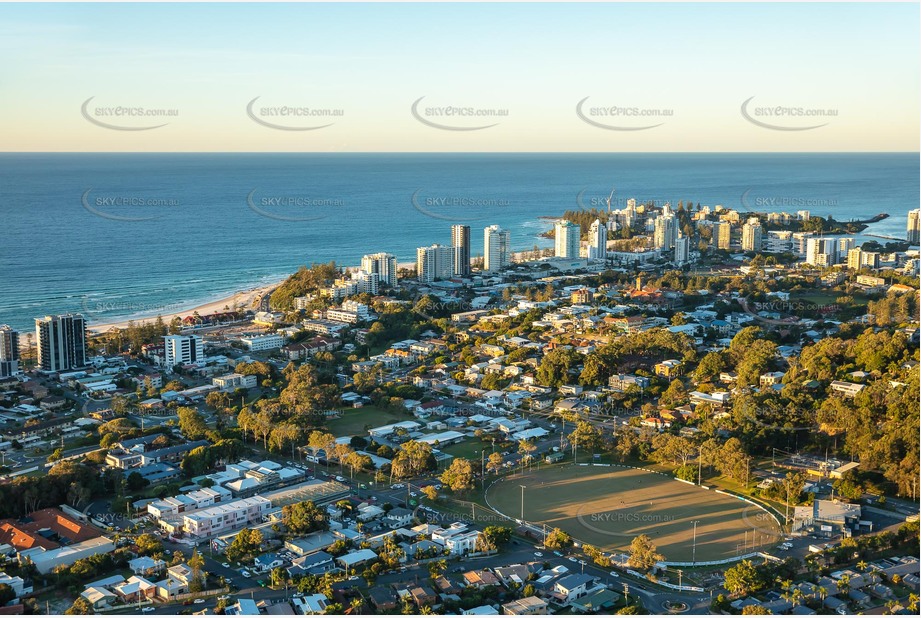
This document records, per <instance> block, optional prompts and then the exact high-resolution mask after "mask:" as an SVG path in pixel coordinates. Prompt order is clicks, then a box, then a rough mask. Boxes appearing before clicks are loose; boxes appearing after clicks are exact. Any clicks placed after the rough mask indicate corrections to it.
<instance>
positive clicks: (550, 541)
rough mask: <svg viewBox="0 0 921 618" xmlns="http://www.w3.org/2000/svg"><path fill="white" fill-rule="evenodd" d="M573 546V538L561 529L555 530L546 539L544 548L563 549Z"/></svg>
mask: <svg viewBox="0 0 921 618" xmlns="http://www.w3.org/2000/svg"><path fill="white" fill-rule="evenodd" d="M570 545H572V537H571V536H569V534H567V533H566V532H563V531H562V530H560V529H559V528H554V529H553V530H551V531H550V532H548V533H547V535H546V536H545V537H544V547H549V548H550V549H563V548H564V547H569V546H570Z"/></svg>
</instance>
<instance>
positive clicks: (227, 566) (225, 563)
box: [221, 562, 230, 569]
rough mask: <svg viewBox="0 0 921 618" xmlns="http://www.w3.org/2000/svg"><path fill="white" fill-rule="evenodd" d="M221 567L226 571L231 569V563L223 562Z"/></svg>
mask: <svg viewBox="0 0 921 618" xmlns="http://www.w3.org/2000/svg"><path fill="white" fill-rule="evenodd" d="M221 566H222V567H224V568H225V569H229V568H230V563H229V562H222V563H221Z"/></svg>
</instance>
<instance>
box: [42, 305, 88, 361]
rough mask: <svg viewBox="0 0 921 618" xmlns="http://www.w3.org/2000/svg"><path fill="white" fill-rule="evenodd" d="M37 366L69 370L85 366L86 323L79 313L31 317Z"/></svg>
mask: <svg viewBox="0 0 921 618" xmlns="http://www.w3.org/2000/svg"><path fill="white" fill-rule="evenodd" d="M35 340H36V342H37V344H38V366H39V367H40V368H41V369H42V370H44V371H69V370H71V369H76V368H79V367H84V366H86V364H87V362H86V320H85V319H84V318H83V316H82V315H80V314H67V315H46V316H45V317H43V318H35Z"/></svg>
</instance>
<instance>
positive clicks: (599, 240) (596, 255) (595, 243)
mask: <svg viewBox="0 0 921 618" xmlns="http://www.w3.org/2000/svg"><path fill="white" fill-rule="evenodd" d="M607 247H608V228H607V226H606V225H605V224H604V223H602V222H601V219H595V220H594V221H593V222H592V225H591V227H590V228H588V259H590V260H603V259H604V258H605V256H606V255H607V253H608V249H607Z"/></svg>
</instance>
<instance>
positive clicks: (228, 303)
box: [86, 277, 287, 335]
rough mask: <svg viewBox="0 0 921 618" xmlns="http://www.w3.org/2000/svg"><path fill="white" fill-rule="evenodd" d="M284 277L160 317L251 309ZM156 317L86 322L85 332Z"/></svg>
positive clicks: (164, 319) (146, 320)
mask: <svg viewBox="0 0 921 618" xmlns="http://www.w3.org/2000/svg"><path fill="white" fill-rule="evenodd" d="M286 279H287V277H286V278H285V279H281V280H279V281H275V282H273V283H269V284H266V285H261V286H258V287H254V288H247V289H243V290H239V291H237V292H234V293H233V294H230V295H229V296H223V297H221V298H217V299H215V300H211V301H208V302H206V303H203V304H199V305H195V306H191V307H189V308H187V309H181V310H179V311H174V312H172V313H164V314H160V317H162V318H163V321H164V322H166V323H167V324H168V323H169V322H170V321H171V320H172V319H173V318H176V317H178V318H183V317H185V316H188V315H192V314H193V313H198V314H200V315H208V314H210V313H219V312H221V311H224V310H225V307H229V308H240V309H253V308H254V307H253V303H254V302H255V301H256V300H257V299H258V298H261V297H262V296H264V295H265V294H267V293H269V292H271V291H272V290H274V289H275V288H277V287H278V286H279V285H281V283H283V282H284V281H285V280H286ZM156 319H157V316H156V315H149V316H139V317H134V318H131V317H128V318H125V319H122V320H117V321H110V322H104V323H101V324H87V326H86V330H87V333H90V334H94V335H98V334H101V333H104V332H106V331H108V330H111V329H112V328H118V329H122V330H123V329H125V328H127V327H128V323H129V322H134V323H135V325H140V324H145V323H148V322H153V321H154V320H156Z"/></svg>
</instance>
